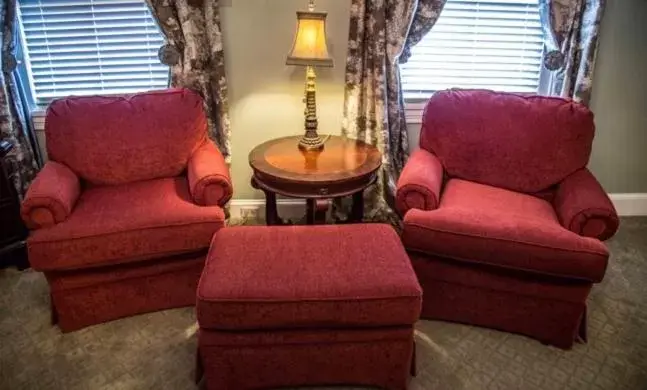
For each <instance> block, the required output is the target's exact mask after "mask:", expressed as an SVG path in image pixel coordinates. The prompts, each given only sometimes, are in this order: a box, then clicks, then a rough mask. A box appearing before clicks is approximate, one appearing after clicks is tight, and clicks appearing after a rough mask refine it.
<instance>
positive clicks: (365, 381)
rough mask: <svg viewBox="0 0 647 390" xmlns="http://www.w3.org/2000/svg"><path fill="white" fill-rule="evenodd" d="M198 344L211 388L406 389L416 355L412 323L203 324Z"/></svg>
mask: <svg viewBox="0 0 647 390" xmlns="http://www.w3.org/2000/svg"><path fill="white" fill-rule="evenodd" d="M198 343H199V353H200V357H201V364H202V368H203V370H204V374H205V379H206V381H205V382H206V385H207V389H213V390H220V389H275V388H284V387H290V388H293V387H297V386H317V385H318V386H322V385H327V386H331V385H349V384H350V385H357V386H368V387H378V388H383V389H391V390H405V389H406V388H407V384H408V382H409V378H410V376H409V373H410V367H411V364H412V356H413V354H414V350H413V327H411V326H408V327H396V328H384V329H382V328H377V329H334V330H323V329H321V330H310V329H305V330H291V331H281V330H273V331H265V332H221V331H213V330H204V329H201V330H200V332H199V333H198ZM225 367H226V369H224V368H225ZM279 373H280V374H279Z"/></svg>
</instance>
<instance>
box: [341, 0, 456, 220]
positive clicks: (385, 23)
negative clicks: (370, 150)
mask: <svg viewBox="0 0 647 390" xmlns="http://www.w3.org/2000/svg"><path fill="white" fill-rule="evenodd" d="M444 3H445V0H419V1H418V0H352V3H351V11H350V31H349V37H348V54H347V61H346V88H345V100H344V119H343V125H342V134H344V135H347V136H350V137H353V138H357V139H359V140H362V141H365V142H367V143H370V144H372V145H376V146H377V147H378V149H379V150H380V152H382V169H381V171H380V174H379V176H378V183H377V186H374V187H373V189H372V191H369V192H368V193H367V198H368V199H367V202H366V207H367V213H366V215H367V217H368V218H369V219H376V218H377V219H380V218H381V219H384V218H382V217H380V216H379V214H383V213H384V212H387V214H388V217H387V218H389V219H390V217H392V216H393V213H392V212H391V211H390V210H389V207H387V205H389V206H391V208H392V206H393V203H394V197H395V190H396V182H397V179H398V176H399V175H400V172H401V171H402V168H403V167H404V164H405V162H406V160H407V158H408V156H409V139H408V136H407V125H406V121H405V115H404V99H403V96H402V87H401V84H400V70H399V66H398V63H399V62H400V58H401V56H402V58H404V59H407V58H408V57H409V55H410V48H411V47H412V46H413V45H415V44H416V43H418V42H419V41H420V39H422V37H423V36H424V34H426V33H427V32H428V31H429V30H430V29H431V28H432V26H433V25H434V23H435V22H436V20H437V18H438V15H439V14H440V11H441V10H442V7H443V6H444Z"/></svg>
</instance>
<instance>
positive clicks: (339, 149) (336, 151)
mask: <svg viewBox="0 0 647 390" xmlns="http://www.w3.org/2000/svg"><path fill="white" fill-rule="evenodd" d="M300 138H301V137H300V136H292V137H284V138H277V139H274V140H271V141H268V142H265V143H263V144H261V145H259V146H257V147H256V148H254V150H252V152H251V153H250V154H249V164H250V165H251V167H252V169H254V171H255V173H261V174H263V175H264V176H267V175H269V176H271V177H272V178H273V179H277V180H283V181H289V182H307V183H313V182H317V183H334V182H344V181H348V180H355V179H357V178H359V177H363V176H369V175H372V174H373V173H374V172H375V171H377V169H378V168H379V167H380V165H381V163H382V162H381V154H380V152H379V151H378V150H377V148H376V147H375V146H372V145H369V144H367V143H365V142H362V141H359V140H355V139H352V138H347V137H340V136H330V138H329V139H328V140H327V141H326V143H325V145H324V148H323V150H309V151H305V150H301V149H299V147H298V143H299V139H300Z"/></svg>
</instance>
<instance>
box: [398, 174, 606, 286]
mask: <svg viewBox="0 0 647 390" xmlns="http://www.w3.org/2000/svg"><path fill="white" fill-rule="evenodd" d="M402 240H403V242H404V245H405V247H406V248H407V249H408V250H412V251H418V252H423V253H427V254H430V255H433V256H439V257H443V258H446V259H453V260H456V261H460V262H465V263H472V264H474V263H481V264H483V265H487V266H492V267H499V268H505V269H511V270H517V271H522V272H529V273H535V274H543V275H550V276H557V277H563V278H568V279H581V280H586V281H592V282H599V281H601V280H602V277H603V276H604V272H605V270H606V266H607V260H608V257H609V253H608V251H607V249H606V247H605V245H604V244H603V243H601V242H600V241H598V240H596V239H592V238H587V237H582V236H579V235H577V234H576V233H573V232H571V231H569V230H567V229H565V228H564V227H562V226H561V225H560V223H559V220H558V218H557V215H556V214H555V211H554V209H553V207H552V205H551V204H550V203H549V202H547V201H545V200H543V199H539V198H536V197H534V196H531V195H526V194H522V193H517V192H512V191H508V190H505V189H501V188H496V187H491V186H487V185H483V184H477V183H474V182H469V181H465V180H460V179H452V180H450V181H449V182H448V183H447V184H446V187H445V190H444V192H443V195H442V197H441V200H440V206H439V208H438V209H437V210H432V211H423V210H417V209H413V210H410V211H409V212H408V213H407V214H406V215H405V218H404V231H403V234H402Z"/></svg>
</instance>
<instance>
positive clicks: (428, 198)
mask: <svg viewBox="0 0 647 390" xmlns="http://www.w3.org/2000/svg"><path fill="white" fill-rule="evenodd" d="M442 184H443V166H442V164H441V163H440V160H439V159H438V157H436V155H434V154H433V153H430V152H428V151H426V150H424V149H418V150H416V151H415V152H413V153H412V154H411V157H409V161H407V164H406V165H405V166H404V169H403V170H402V174H401V175H400V178H399V179H398V185H397V192H396V195H395V205H396V208H397V209H398V212H400V214H401V215H404V214H405V213H406V212H407V211H409V210H410V209H420V210H434V209H436V208H437V207H438V203H439V201H440V187H441V186H442Z"/></svg>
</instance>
